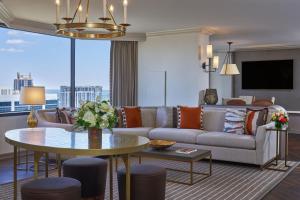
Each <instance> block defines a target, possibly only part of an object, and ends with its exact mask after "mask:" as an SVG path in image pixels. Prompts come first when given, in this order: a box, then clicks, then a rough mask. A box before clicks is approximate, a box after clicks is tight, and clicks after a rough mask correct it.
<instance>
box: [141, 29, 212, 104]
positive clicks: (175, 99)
mask: <svg viewBox="0 0 300 200" xmlns="http://www.w3.org/2000/svg"><path fill="white" fill-rule="evenodd" d="M208 39H209V37H208V36H207V35H202V34H199V33H196V32H193V33H178V34H174V33H173V34H167V35H157V36H151V37H147V39H146V41H145V42H140V43H139V80H138V85H139V87H138V94H139V96H138V102H139V105H140V106H159V105H163V104H164V100H163V99H164V98H163V96H164V92H163V90H162V89H161V88H164V81H163V80H161V79H164V76H163V75H162V74H163V72H164V71H166V72H167V80H166V89H167V90H166V105H168V106H176V105H180V104H181V105H194V106H195V105H198V94H199V91H200V90H203V89H206V88H208V78H209V77H208V73H205V72H203V70H202V68H201V61H200V60H199V53H200V52H199V45H201V44H204V45H206V44H208ZM154 73H157V76H155V75H153V74H154ZM155 91H157V92H155ZM157 98H159V99H157Z"/></svg>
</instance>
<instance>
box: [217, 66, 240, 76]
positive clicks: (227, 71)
mask: <svg viewBox="0 0 300 200" xmlns="http://www.w3.org/2000/svg"><path fill="white" fill-rule="evenodd" d="M220 74H221V75H237V74H240V72H239V69H238V68H237V65H236V64H224V65H223V68H222V70H221V72H220Z"/></svg>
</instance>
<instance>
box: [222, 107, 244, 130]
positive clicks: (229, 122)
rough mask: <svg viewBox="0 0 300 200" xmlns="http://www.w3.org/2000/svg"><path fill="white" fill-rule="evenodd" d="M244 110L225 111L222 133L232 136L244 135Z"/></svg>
mask: <svg viewBox="0 0 300 200" xmlns="http://www.w3.org/2000/svg"><path fill="white" fill-rule="evenodd" d="M245 116H246V111H245V110H242V109H241V110H238V109H230V108H228V109H227V110H226V114H225V120H224V132H226V133H234V134H244V127H245Z"/></svg>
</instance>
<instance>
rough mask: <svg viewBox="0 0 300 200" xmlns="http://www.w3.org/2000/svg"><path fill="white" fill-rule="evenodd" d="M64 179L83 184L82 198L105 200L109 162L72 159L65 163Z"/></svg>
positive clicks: (96, 159)
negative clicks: (69, 178)
mask: <svg viewBox="0 0 300 200" xmlns="http://www.w3.org/2000/svg"><path fill="white" fill-rule="evenodd" d="M63 175H64V177H71V178H75V179H77V180H79V181H80V182H81V197H82V198H98V199H100V200H101V199H104V196H105V186H106V175H107V162H106V161H105V160H103V159H100V158H72V159H69V160H66V161H65V162H64V163H63Z"/></svg>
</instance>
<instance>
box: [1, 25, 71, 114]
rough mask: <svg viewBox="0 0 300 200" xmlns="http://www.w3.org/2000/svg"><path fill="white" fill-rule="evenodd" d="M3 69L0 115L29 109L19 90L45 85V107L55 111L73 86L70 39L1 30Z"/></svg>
mask: <svg viewBox="0 0 300 200" xmlns="http://www.w3.org/2000/svg"><path fill="white" fill-rule="evenodd" d="M0 68H1V78H0V112H11V111H16V112H18V111H26V110H28V109H29V107H28V106H24V105H21V104H20V103H19V96H20V89H21V87H23V86H32V85H33V86H45V88H46V105H45V106H43V107H44V108H55V107H57V106H58V105H59V102H60V101H61V99H59V96H60V95H59V93H60V88H61V86H69V85H70V39H67V38H61V37H54V36H49V35H43V34H36V33H29V32H24V31H17V30H11V29H6V28H0ZM68 101H69V99H68ZM36 108H38V109H39V108H42V107H36Z"/></svg>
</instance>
